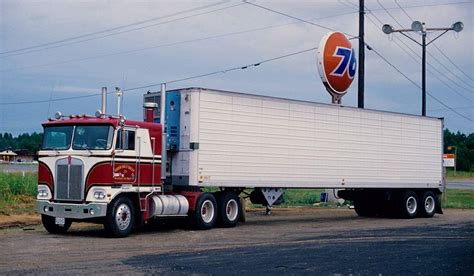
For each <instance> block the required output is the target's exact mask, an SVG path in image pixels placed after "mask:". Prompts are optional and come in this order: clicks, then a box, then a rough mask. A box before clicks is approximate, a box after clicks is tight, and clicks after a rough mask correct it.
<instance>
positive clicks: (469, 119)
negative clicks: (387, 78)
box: [367, 45, 474, 122]
mask: <svg viewBox="0 0 474 276" xmlns="http://www.w3.org/2000/svg"><path fill="white" fill-rule="evenodd" d="M367 46H368V47H370V48H371V49H370V50H371V51H373V52H374V53H375V54H376V55H377V56H379V57H380V58H381V59H382V60H383V61H385V62H386V63H387V64H388V65H390V66H391V67H392V68H393V69H395V70H396V71H397V72H398V73H400V74H401V75H402V76H403V77H404V78H405V79H407V80H408V81H409V82H411V83H412V84H413V85H415V86H416V87H418V88H420V89H421V86H420V85H419V84H418V83H416V82H415V81H414V80H412V79H410V78H409V77H408V76H407V75H406V74H405V73H403V72H402V71H401V70H400V69H398V68H397V67H396V66H395V65H393V63H391V62H390V61H389V60H387V59H386V58H385V57H384V56H382V55H381V54H380V53H379V52H378V51H377V50H375V49H374V48H373V47H372V46H369V45H367ZM426 94H428V96H430V97H431V98H433V99H434V100H435V101H437V102H438V103H439V104H441V105H442V106H444V107H446V108H447V109H449V110H451V111H452V112H454V113H456V114H457V115H459V116H461V117H463V118H464V119H466V120H468V121H470V122H474V120H472V119H471V118H469V117H467V116H465V115H464V114H462V113H459V112H458V111H456V110H455V109H454V108H452V107H450V106H449V105H447V104H445V103H444V102H443V101H441V100H440V99H438V98H437V97H435V96H434V95H432V94H431V93H429V92H428V91H426Z"/></svg>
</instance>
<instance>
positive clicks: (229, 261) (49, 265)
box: [0, 208, 474, 275]
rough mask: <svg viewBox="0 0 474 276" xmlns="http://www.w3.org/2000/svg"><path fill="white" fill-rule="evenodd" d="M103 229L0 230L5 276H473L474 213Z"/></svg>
mask: <svg viewBox="0 0 474 276" xmlns="http://www.w3.org/2000/svg"><path fill="white" fill-rule="evenodd" d="M103 235H104V234H103V232H102V227H101V226H97V225H84V224H83V225H81V224H76V225H74V224H73V226H72V228H71V230H70V231H69V232H68V234H67V235H51V234H47V233H46V232H45V231H44V230H43V229H42V227H41V226H28V228H23V229H22V228H13V229H3V230H0V248H1V255H0V274H5V273H7V274H9V273H14V274H16V273H33V274H38V273H41V274H42V273H53V274H64V273H71V274H78V273H79V274H86V273H101V274H102V273H108V274H116V273H127V274H129V273H137V274H143V273H148V274H149V273H160V274H161V273H165V274H190V273H194V274H226V275H227V274H231V275H232V274H242V273H243V274H252V275H254V274H261V273H265V274H269V273H277V274H288V273H290V274H291V273H292V274H302V273H303V274H315V273H317V274H349V273H353V274H359V273H361V274H379V273H382V274H385V275H387V274H388V275H391V274H413V273H420V274H436V275H437V274H448V275H449V274H452V275H463V274H465V275H472V274H473V273H474V210H446V212H445V214H444V215H436V216H435V217H434V218H431V219H414V220H400V219H387V218H360V217H357V216H356V215H355V213H354V212H353V211H352V210H347V209H308V208H305V209H284V210H275V211H274V213H273V215H271V216H265V215H263V214H262V213H261V212H252V213H248V214H247V222H246V223H245V224H241V225H239V226H238V227H236V228H232V229H222V228H216V229H212V230H208V231H194V230H188V229H183V228H180V227H176V225H175V224H170V223H156V224H154V225H153V226H152V227H149V228H148V229H147V230H145V231H143V232H140V233H136V234H134V235H132V236H130V237H129V238H125V239H109V238H105V237H104V236H103Z"/></svg>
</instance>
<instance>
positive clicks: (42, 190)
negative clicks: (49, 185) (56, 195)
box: [38, 188, 49, 198]
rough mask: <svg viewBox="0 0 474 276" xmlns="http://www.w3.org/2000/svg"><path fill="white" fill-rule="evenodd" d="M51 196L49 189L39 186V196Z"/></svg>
mask: <svg viewBox="0 0 474 276" xmlns="http://www.w3.org/2000/svg"><path fill="white" fill-rule="evenodd" d="M48 196H49V192H48V189H46V188H38V198H47V197H48Z"/></svg>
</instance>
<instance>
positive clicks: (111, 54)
mask: <svg viewBox="0 0 474 276" xmlns="http://www.w3.org/2000/svg"><path fill="white" fill-rule="evenodd" d="M354 13H355V12H345V13H340V14H335V15H329V16H324V17H319V18H313V19H311V20H321V19H326V18H333V17H338V16H343V15H347V14H354ZM296 23H299V21H294V22H290V23H284V24H278V25H270V26H264V27H259V28H253V29H248V30H242V31H236V32H229V33H223V34H217V35H212V36H206V37H200V38H195V39H188V40H182V41H176V42H170V43H165V44H159V45H154V46H149V47H143V48H138V49H132V50H126V51H120V52H115V53H109V54H104V55H96V56H89V57H83V58H74V59H68V60H63V61H58V62H52V63H44V64H37V65H29V66H23V67H17V68H10V69H4V70H0V72H10V71H16V70H23V69H30V68H38V67H48V66H54V65H62V64H67V63H73V62H81V61H86V60H93V59H98V58H104V57H110V56H116V55H123V54H130V53H135V52H141V51H147V50H152V49H158V48H163V47H170V46H176V45H181V44H187V43H193V42H199V41H205V40H210V39H216V38H222V37H228V36H233V35H239V34H245V33H250V32H255V31H262V30H267V29H272V28H279V27H283V26H288V25H292V24H296Z"/></svg>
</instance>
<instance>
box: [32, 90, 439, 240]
mask: <svg viewBox="0 0 474 276" xmlns="http://www.w3.org/2000/svg"><path fill="white" fill-rule="evenodd" d="M104 98H105V96H104V95H103V102H104V101H105V100H104ZM102 106H103V108H102V111H98V112H96V115H95V116H87V115H75V116H62V115H61V114H57V116H56V119H49V120H48V121H47V122H45V123H43V127H44V138H43V146H42V149H41V150H40V151H39V176H38V195H37V211H38V212H39V213H40V214H41V217H42V221H43V225H44V227H45V228H46V229H47V230H48V231H49V232H52V233H61V232H65V231H67V230H68V228H69V227H70V225H71V223H72V222H80V221H88V222H97V223H102V224H103V225H104V228H105V230H106V232H107V233H108V234H109V235H110V236H113V237H124V236H127V235H128V234H129V233H130V232H131V231H132V229H133V228H134V227H135V226H140V225H142V224H144V223H146V222H147V221H148V220H149V219H151V218H154V217H183V218H187V222H189V223H191V224H193V225H194V226H195V227H196V228H197V229H209V228H212V227H214V226H215V225H216V224H220V225H221V226H224V227H233V226H235V225H236V224H237V223H238V222H239V220H240V219H243V207H242V204H241V198H240V195H241V194H244V193H243V191H244V189H252V191H251V192H250V193H245V194H246V195H249V198H250V200H251V202H252V203H254V204H262V205H264V206H267V211H269V210H270V207H271V206H273V205H277V204H279V203H281V201H282V194H283V193H284V191H285V190H286V189H291V188H318V189H321V188H326V189H331V190H333V191H334V194H335V195H338V196H339V197H341V198H344V199H347V200H350V201H352V202H353V205H354V207H355V211H356V213H357V214H358V215H360V216H378V215H387V214H390V215H396V216H398V217H405V218H414V217H419V216H422V217H431V216H433V215H434V214H435V213H436V212H438V213H441V208H440V203H439V197H440V194H441V193H442V192H443V190H444V188H445V185H444V178H443V168H442V149H443V144H442V143H443V137H442V135H443V132H442V128H443V121H442V120H441V119H438V118H429V117H420V116H414V115H408V114H399V113H392V112H383V111H376V110H367V109H358V108H352V107H345V106H341V105H328V104H320V103H314V102H306V101H297V100H290V99H282V98H275V97H267V96H257V95H249V94H243V93H236V92H228V91H221V90H213V89H205V88H185V89H176V90H171V91H166V89H165V86H164V85H163V86H162V89H161V92H149V93H147V94H145V95H144V118H145V120H144V122H142V121H133V120H127V119H126V118H125V117H123V116H110V115H106V114H105V113H106V112H105V108H104V106H105V105H104V103H103V105H102ZM160 107H163V108H160ZM204 187H209V188H212V189H213V190H215V191H217V192H213V193H206V192H202V188H204Z"/></svg>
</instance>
